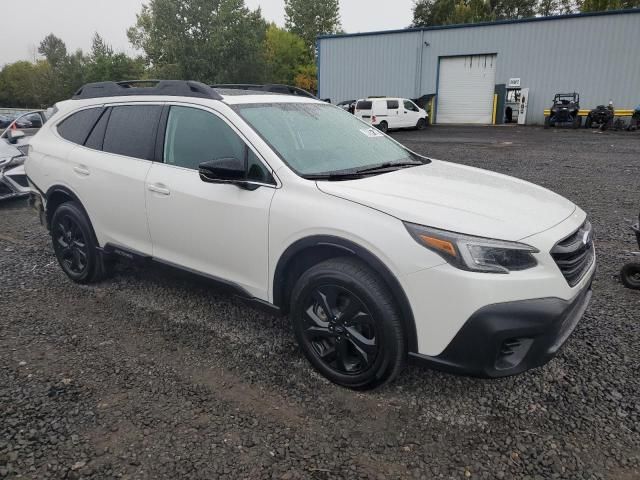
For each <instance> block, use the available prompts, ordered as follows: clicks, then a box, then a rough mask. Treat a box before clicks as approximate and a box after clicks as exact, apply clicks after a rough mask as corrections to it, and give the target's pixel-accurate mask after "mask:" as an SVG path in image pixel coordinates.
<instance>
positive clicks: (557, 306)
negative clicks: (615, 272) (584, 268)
mask: <svg viewBox="0 0 640 480" xmlns="http://www.w3.org/2000/svg"><path fill="white" fill-rule="evenodd" d="M593 276H594V275H593V273H591V276H590V278H589V280H588V282H587V283H586V286H585V287H584V288H583V289H582V290H581V291H580V293H578V295H577V296H576V297H575V298H574V299H572V300H569V301H567V300H562V299H559V298H540V299H533V300H520V301H514V302H506V303H498V304H493V305H488V306H486V307H483V308H481V309H480V310H478V311H476V312H475V313H474V314H473V315H472V316H471V317H470V318H469V319H468V320H467V322H466V323H465V324H464V326H463V327H462V329H460V331H459V332H458V333H457V335H456V336H455V338H454V339H453V340H452V341H451V343H450V344H449V345H448V346H447V348H446V349H445V350H444V351H443V352H442V353H441V354H440V355H437V356H433V357H431V356H427V355H421V354H417V353H410V354H409V356H410V360H411V361H412V362H413V363H417V364H422V365H425V366H429V367H431V368H436V369H439V370H444V371H447V372H452V373H460V374H465V375H472V376H478V377H504V376H509V375H516V374H518V373H521V372H524V371H525V370H529V369H531V368H534V367H539V366H541V365H544V364H545V363H547V362H548V361H549V360H550V359H551V358H553V357H554V356H555V354H556V353H557V352H558V350H559V349H560V347H561V346H562V345H563V344H564V342H565V341H566V340H567V338H569V336H570V335H571V333H572V332H573V330H574V329H575V327H576V325H577V324H578V322H579V321H580V319H581V318H582V315H583V314H584V312H585V310H586V309H587V306H588V304H589V301H590V300H591V295H592V291H591V284H592V282H593Z"/></svg>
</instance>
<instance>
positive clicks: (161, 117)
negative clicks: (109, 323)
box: [26, 81, 595, 388]
mask: <svg viewBox="0 0 640 480" xmlns="http://www.w3.org/2000/svg"><path fill="white" fill-rule="evenodd" d="M26 170H27V174H28V177H29V182H30V184H31V187H32V189H33V193H32V199H31V200H32V203H33V205H34V206H35V207H36V208H38V209H39V210H40V213H41V219H42V221H43V222H44V223H46V225H47V227H48V228H49V229H50V231H51V235H52V239H53V246H54V249H55V253H56V255H57V257H58V260H59V262H60V265H61V266H62V269H63V270H64V271H65V273H66V274H67V275H68V276H69V277H70V278H71V279H72V280H74V281H76V282H79V283H87V282H93V281H97V280H99V279H102V278H104V276H105V275H106V274H107V273H108V272H109V265H110V264H111V261H112V259H113V258H115V257H116V256H124V257H127V258H134V257H141V258H148V259H153V260H156V261H158V262H162V263H164V264H168V265H171V266H174V267H177V268H180V269H184V270H187V271H190V272H194V273H197V274H200V275H203V276H205V277H208V278H211V279H213V280H216V281H219V282H222V283H223V284H225V285H227V286H230V287H232V288H233V289H234V291H235V293H236V294H237V295H238V296H240V297H242V298H244V299H246V300H248V301H249V302H251V303H253V304H254V305H261V306H264V307H267V308H269V309H270V310H271V311H275V312H280V313H283V314H288V315H289V317H290V319H291V322H292V324H293V327H294V331H295V334H296V337H297V340H298V342H299V344H300V347H301V349H302V351H303V352H304V354H305V355H306V356H307V358H308V359H309V361H310V362H311V363H312V364H313V366H314V367H315V368H316V369H317V370H318V371H320V372H321V373H322V374H323V375H325V376H326V377H327V378H329V379H330V380H332V381H333V382H336V383H338V384H340V385H344V386H347V387H351V388H371V387H374V386H377V385H380V384H382V383H384V382H386V381H389V380H390V379H392V378H394V377H395V376H396V375H397V374H398V373H399V372H400V371H401V370H402V367H403V365H404V364H405V362H406V361H407V360H411V361H414V362H419V363H422V364H426V365H431V366H433V367H436V368H441V369H445V370H448V371H451V372H459V373H466V374H470V375H477V376H490V377H496V376H505V375H511V374H515V373H519V372H522V371H524V370H526V369H529V368H531V367H535V366H539V365H542V364H544V363H545V362H546V361H547V360H548V359H550V358H551V357H552V356H553V355H554V354H555V352H556V351H557V350H558V348H559V347H560V346H561V345H562V344H563V342H564V341H565V340H566V339H567V337H568V336H569V335H570V334H571V332H572V331H573V329H574V327H575V326H576V324H577V322H578V320H579V319H580V317H581V316H582V314H583V312H584V310H585V309H586V307H587V304H588V302H589V299H590V297H591V281H592V277H593V274H594V270H595V254H594V247H593V242H592V230H591V225H590V224H589V222H588V221H587V219H586V215H585V213H584V212H583V211H582V210H580V209H579V208H578V207H576V206H575V205H574V204H573V203H571V202H570V201H568V200H566V199H564V198H562V197H560V196H558V195H556V194H555V193H552V192H550V191H548V190H546V189H544V188H542V187H538V186H535V185H532V184H530V183H527V182H524V181H522V180H517V179H514V178H510V177H507V176H504V175H499V174H497V173H491V172H487V171H483V170H479V169H475V168H470V167H465V166H461V165H455V164H451V163H447V162H442V161H439V160H432V159H427V158H424V157H421V156H420V155H418V154H416V153H414V152H412V151H410V150H408V149H407V148H405V147H403V146H402V145H400V144H399V143H397V142H395V141H394V140H393V139H391V138H389V137H387V136H386V135H384V134H382V133H380V132H379V131H378V130H376V129H375V128H372V127H371V126H368V125H366V124H365V123H363V122H361V121H360V120H358V119H356V118H355V117H354V116H352V115H350V114H348V113H346V112H344V111H343V110H341V109H340V108H337V107H335V106H332V105H328V104H326V103H323V102H320V101H317V100H313V99H307V98H302V97H295V96H287V95H277V94H265V93H252V92H247V91H232V90H228V91H227V90H215V89H212V88H210V87H208V86H206V85H203V84H200V83H195V82H181V81H161V82H159V83H158V84H156V85H155V86H151V87H144V88H143V87H138V86H136V84H133V85H132V84H131V83H120V84H117V83H101V84H91V85H87V86H85V87H84V88H83V89H81V90H80V91H79V92H78V93H77V94H76V95H75V96H74V98H73V99H72V100H69V101H65V102H62V103H60V104H58V105H57V112H56V113H55V115H54V116H53V118H51V120H50V121H49V122H48V123H47V124H46V125H45V126H44V127H43V128H42V130H41V131H40V132H39V133H38V134H37V135H36V136H35V137H34V139H33V141H32V142H31V151H30V156H29V159H28V160H27V165H26Z"/></svg>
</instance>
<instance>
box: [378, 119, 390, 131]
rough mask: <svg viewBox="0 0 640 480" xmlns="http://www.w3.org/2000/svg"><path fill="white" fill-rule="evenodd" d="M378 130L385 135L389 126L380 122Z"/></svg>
mask: <svg viewBox="0 0 640 480" xmlns="http://www.w3.org/2000/svg"><path fill="white" fill-rule="evenodd" d="M378 129H379V130H380V131H381V132H383V133H387V132H388V131H389V124H388V123H387V122H385V121H382V122H380V124H378Z"/></svg>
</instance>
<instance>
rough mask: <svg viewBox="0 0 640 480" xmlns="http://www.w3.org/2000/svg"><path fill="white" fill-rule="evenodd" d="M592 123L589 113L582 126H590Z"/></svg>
mask: <svg viewBox="0 0 640 480" xmlns="http://www.w3.org/2000/svg"><path fill="white" fill-rule="evenodd" d="M592 124H593V118H592V117H591V115H589V116H588V117H587V119H586V120H585V121H584V128H591V125H592Z"/></svg>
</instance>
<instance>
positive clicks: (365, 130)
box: [360, 127, 384, 138]
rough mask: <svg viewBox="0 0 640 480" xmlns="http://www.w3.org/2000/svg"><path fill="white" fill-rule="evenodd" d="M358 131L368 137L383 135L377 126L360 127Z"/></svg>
mask: <svg viewBox="0 0 640 480" xmlns="http://www.w3.org/2000/svg"><path fill="white" fill-rule="evenodd" d="M360 131H361V132H362V133H363V134H364V135H366V136H367V137H369V138H377V137H383V136H384V135H382V133H380V131H379V130H378V129H377V128H373V127H371V128H361V129H360Z"/></svg>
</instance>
